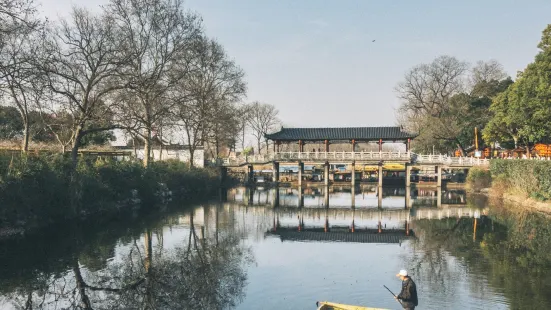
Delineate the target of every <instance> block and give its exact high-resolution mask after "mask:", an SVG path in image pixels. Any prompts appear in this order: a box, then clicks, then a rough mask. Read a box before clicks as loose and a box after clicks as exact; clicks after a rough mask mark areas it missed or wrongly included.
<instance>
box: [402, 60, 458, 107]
mask: <svg viewBox="0 0 551 310" xmlns="http://www.w3.org/2000/svg"><path fill="white" fill-rule="evenodd" d="M467 69H468V66H467V63H465V62H462V61H459V60H458V59H457V58H455V57H450V56H440V57H438V58H436V59H435V60H434V61H433V62H432V63H430V64H421V65H418V66H416V67H414V68H413V69H411V70H410V71H409V72H407V73H406V75H405V77H404V81H402V82H400V83H399V84H398V86H397V88H396V91H397V92H398V97H399V98H400V99H402V100H403V101H402V108H403V109H405V110H409V111H412V112H414V113H417V114H423V115H431V116H434V117H438V116H440V115H442V114H443V113H445V112H446V110H447V108H448V105H449V100H450V98H451V97H452V96H453V95H455V94H458V93H460V92H461V91H462V90H463V86H464V74H465V73H466V72H467Z"/></svg>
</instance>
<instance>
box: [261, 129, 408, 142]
mask: <svg viewBox="0 0 551 310" xmlns="http://www.w3.org/2000/svg"><path fill="white" fill-rule="evenodd" d="M416 136H417V135H415V134H412V133H409V132H406V131H403V130H402V129H401V128H400V127H342V128H282V129H281V130H280V131H279V132H276V133H273V134H268V135H266V138H267V139H270V140H291V141H298V140H306V141H308V140H310V141H312V140H317V141H323V140H352V139H356V140H379V139H383V140H400V139H408V138H415V137H416Z"/></svg>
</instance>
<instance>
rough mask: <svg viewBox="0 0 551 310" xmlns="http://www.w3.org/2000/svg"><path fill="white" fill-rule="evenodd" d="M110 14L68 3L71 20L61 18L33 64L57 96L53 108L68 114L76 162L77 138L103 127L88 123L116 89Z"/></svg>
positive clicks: (117, 64)
mask: <svg viewBox="0 0 551 310" xmlns="http://www.w3.org/2000/svg"><path fill="white" fill-rule="evenodd" d="M114 30H115V28H114V23H113V20H112V18H110V17H109V16H107V15H98V16H95V15H93V14H92V13H91V12H89V11H88V10H86V9H82V8H74V9H73V12H72V14H71V20H70V21H67V20H63V21H61V24H60V26H59V27H57V28H56V29H54V30H53V31H52V35H51V36H50V38H49V40H47V42H46V44H45V50H46V52H45V54H46V55H45V56H44V57H43V58H41V59H39V61H40V63H39V65H38V66H39V67H40V68H41V69H42V71H43V72H44V73H45V74H46V76H47V80H48V81H47V83H48V86H49V88H50V90H51V91H52V92H53V93H54V94H55V95H56V96H57V97H58V99H57V100H54V102H56V103H58V104H59V106H58V108H57V110H60V111H64V112H65V113H69V114H70V115H71V117H70V119H71V120H72V123H71V125H70V129H71V132H72V137H71V144H72V145H71V147H72V150H71V158H72V160H73V165H76V161H77V154H78V148H79V146H80V144H81V139H82V138H83V137H84V136H85V135H86V134H88V133H91V132H97V131H102V130H108V129H113V128H111V127H108V128H93V129H92V128H88V125H89V124H90V122H91V121H93V120H101V119H102V118H103V117H104V116H105V115H106V114H107V113H109V110H110V109H111V105H110V104H109V103H110V102H111V101H110V100H109V95H110V94H112V93H113V92H114V91H115V90H117V89H120V88H121V84H120V83H119V81H118V79H117V76H118V73H119V71H120V68H121V66H122V64H123V63H124V56H122V55H121V49H120V46H119V45H118V44H117V42H118V40H119V37H117V35H116V34H115V32H114Z"/></svg>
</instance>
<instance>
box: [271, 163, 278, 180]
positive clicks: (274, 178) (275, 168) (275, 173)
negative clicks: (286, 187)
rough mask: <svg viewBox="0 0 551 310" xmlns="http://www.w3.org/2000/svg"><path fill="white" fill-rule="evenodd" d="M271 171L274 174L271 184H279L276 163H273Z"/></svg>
mask: <svg viewBox="0 0 551 310" xmlns="http://www.w3.org/2000/svg"><path fill="white" fill-rule="evenodd" d="M272 169H273V172H274V176H273V182H274V183H279V163H278V162H277V161H274V163H273V168H272Z"/></svg>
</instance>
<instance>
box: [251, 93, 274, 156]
mask: <svg viewBox="0 0 551 310" xmlns="http://www.w3.org/2000/svg"><path fill="white" fill-rule="evenodd" d="M249 111H250V114H249V126H250V128H251V130H252V134H253V136H254V137H255V138H256V142H257V147H258V153H259V154H260V150H261V149H262V140H263V139H265V135H266V134H268V133H270V132H271V131H273V130H274V129H275V128H276V126H277V125H278V124H279V119H278V118H277V115H278V114H279V111H278V110H277V109H276V108H275V107H274V106H273V105H271V104H266V103H260V102H258V101H255V102H253V103H252V104H251V105H250V107H249ZM266 148H268V143H267V142H266ZM267 152H268V151H267V150H266V153H267Z"/></svg>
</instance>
